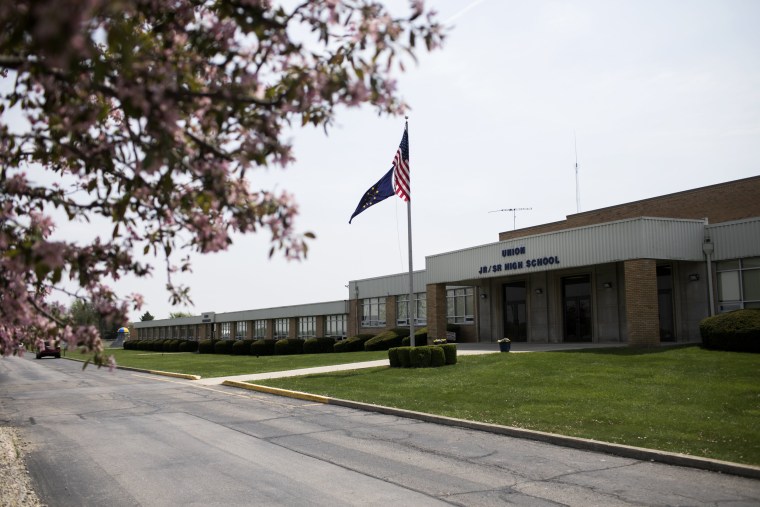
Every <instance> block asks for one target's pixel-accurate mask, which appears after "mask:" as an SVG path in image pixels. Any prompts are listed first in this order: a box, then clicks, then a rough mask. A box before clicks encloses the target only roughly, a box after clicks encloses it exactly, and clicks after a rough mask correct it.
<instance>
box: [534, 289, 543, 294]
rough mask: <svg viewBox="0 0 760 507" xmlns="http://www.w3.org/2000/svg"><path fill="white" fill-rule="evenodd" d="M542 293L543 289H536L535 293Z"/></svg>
mask: <svg viewBox="0 0 760 507" xmlns="http://www.w3.org/2000/svg"><path fill="white" fill-rule="evenodd" d="M543 293H544V289H536V294H543Z"/></svg>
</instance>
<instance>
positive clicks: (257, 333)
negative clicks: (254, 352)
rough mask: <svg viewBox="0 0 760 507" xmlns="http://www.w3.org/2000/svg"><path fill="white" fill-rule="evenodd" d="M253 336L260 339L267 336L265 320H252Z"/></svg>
mask: <svg viewBox="0 0 760 507" xmlns="http://www.w3.org/2000/svg"><path fill="white" fill-rule="evenodd" d="M253 337H254V338H256V339H257V340H262V339H264V338H266V337H267V321H265V320H254V321H253Z"/></svg>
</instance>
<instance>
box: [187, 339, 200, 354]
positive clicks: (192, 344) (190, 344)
mask: <svg viewBox="0 0 760 507" xmlns="http://www.w3.org/2000/svg"><path fill="white" fill-rule="evenodd" d="M185 346H186V348H187V352H198V342H197V341H195V340H185Z"/></svg>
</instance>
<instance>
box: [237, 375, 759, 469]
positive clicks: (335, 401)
mask: <svg viewBox="0 0 760 507" xmlns="http://www.w3.org/2000/svg"><path fill="white" fill-rule="evenodd" d="M222 385H225V386H230V387H238V388H241V389H248V390H250V391H259V392H262V393H268V394H274V395H277V396H286V397H289V398H296V399H300V400H306V401H315V402H318V403H324V404H326V405H338V406H341V407H347V408H353V409H357V410H364V411H368V412H377V413H380V414H386V415H393V416H397V417H405V418H407V419H415V420H418V421H424V422H430V423H434V424H442V425H445V426H454V427H458V428H466V429H471V430H476V431H485V432H488V433H494V434H497V435H504V436H508V437H513V438H524V439H528V440H535V441H538V442H544V443H547V444H552V445H559V446H562V447H570V448H573V449H580V450H584V451H594V452H603V453H606V454H612V455H615V456H620V457H623V458H631V459H636V460H639V461H651V462H656V463H663V464H666V465H676V466H683V467H689V468H696V469H700V470H707V471H709V472H719V473H724V474H731V475H737V476H740V477H748V478H750V479H760V467H756V466H752V465H744V464H741V463H733V462H731V461H721V460H716V459H710V458H702V457H699V456H690V455H688V454H679V453H674V452H667V451H659V450H656V449H647V448H645V447H633V446H630V445H623V444H613V443H610V442H602V441H599V440H591V439H588V438H579V437H569V436H566V435H558V434H556V433H546V432H543V431H536V430H527V429H523V428H515V427H513V426H501V425H499V424H489V423H482V422H476V421H468V420H465V419H456V418H453V417H446V416H441V415H434V414H426V413H424V412H414V411H412V410H404V409H401V408H393V407H385V406H382V405H373V404H371V403H362V402H358V401H351V400H342V399H340V398H330V397H328V396H320V395H316V394H309V393H303V392H300V391H289V390H287V389H279V388H276V387H269V386H263V385H260V384H249V383H246V382H237V381H232V380H227V381H225V382H223V383H222Z"/></svg>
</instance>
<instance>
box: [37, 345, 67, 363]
mask: <svg viewBox="0 0 760 507" xmlns="http://www.w3.org/2000/svg"><path fill="white" fill-rule="evenodd" d="M45 356H53V357H61V346H60V345H59V344H58V342H56V341H53V340H46V341H44V342H43V343H42V347H41V348H39V349H37V359H42V358H43V357H45Z"/></svg>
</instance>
